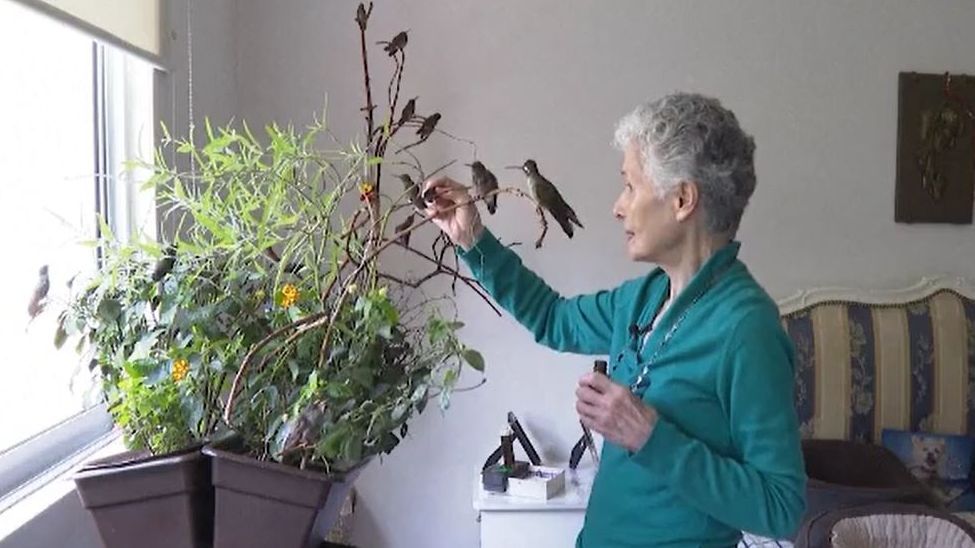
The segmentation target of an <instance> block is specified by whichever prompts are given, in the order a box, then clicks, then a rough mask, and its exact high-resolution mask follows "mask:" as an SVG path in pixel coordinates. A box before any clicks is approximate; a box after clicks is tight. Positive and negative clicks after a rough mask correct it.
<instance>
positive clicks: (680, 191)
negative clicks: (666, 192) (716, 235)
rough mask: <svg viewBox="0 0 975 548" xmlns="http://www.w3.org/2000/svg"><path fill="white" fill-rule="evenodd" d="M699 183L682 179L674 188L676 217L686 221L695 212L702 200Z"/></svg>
mask: <svg viewBox="0 0 975 548" xmlns="http://www.w3.org/2000/svg"><path fill="white" fill-rule="evenodd" d="M700 197H701V194H700V192H698V189H697V183H695V182H692V181H681V182H680V183H679V184H678V185H677V188H675V189H674V218H676V219H677V220H678V221H684V220H686V219H687V218H688V217H690V216H691V214H692V213H694V210H696V209H697V206H698V202H699V201H700Z"/></svg>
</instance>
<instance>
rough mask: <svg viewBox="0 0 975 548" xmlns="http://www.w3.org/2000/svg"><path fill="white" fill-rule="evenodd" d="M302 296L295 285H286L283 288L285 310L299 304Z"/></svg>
mask: <svg viewBox="0 0 975 548" xmlns="http://www.w3.org/2000/svg"><path fill="white" fill-rule="evenodd" d="M299 295H300V293H299V291H298V288H297V287H295V286H294V285H293V284H284V287H282V288H281V306H283V307H284V308H290V307H292V306H294V304H295V303H297V302H298V296H299Z"/></svg>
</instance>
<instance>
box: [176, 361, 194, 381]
mask: <svg viewBox="0 0 975 548" xmlns="http://www.w3.org/2000/svg"><path fill="white" fill-rule="evenodd" d="M189 372H190V362H188V361H186V360H185V359H183V358H180V359H178V360H176V361H174V362H173V380H174V381H176V382H179V381H181V380H183V379H185V378H186V374H187V373H189Z"/></svg>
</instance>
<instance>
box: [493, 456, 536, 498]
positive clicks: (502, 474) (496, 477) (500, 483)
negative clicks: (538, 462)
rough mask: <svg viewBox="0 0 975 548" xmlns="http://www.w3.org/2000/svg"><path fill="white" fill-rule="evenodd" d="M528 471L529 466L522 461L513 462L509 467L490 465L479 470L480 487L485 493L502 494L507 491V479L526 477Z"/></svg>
mask: <svg viewBox="0 0 975 548" xmlns="http://www.w3.org/2000/svg"><path fill="white" fill-rule="evenodd" d="M529 469H530V468H529V464H528V463H527V462H525V461H523V460H518V461H515V463H514V465H513V466H511V467H508V466H504V465H502V464H492V465H491V466H488V467H487V468H485V469H484V470H481V486H483V487H484V490H485V491H492V492H495V493H504V492H505V491H507V490H508V478H523V477H526V476H527V475H528V472H529Z"/></svg>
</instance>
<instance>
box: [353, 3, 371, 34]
mask: <svg viewBox="0 0 975 548" xmlns="http://www.w3.org/2000/svg"><path fill="white" fill-rule="evenodd" d="M370 13H372V2H370V3H369V9H368V10H366V6H365V5H363V4H362V3H360V4H359V8H358V9H356V12H355V22H356V23H358V24H359V30H361V31H363V32H365V30H366V22H368V21H369V14H370Z"/></svg>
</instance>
